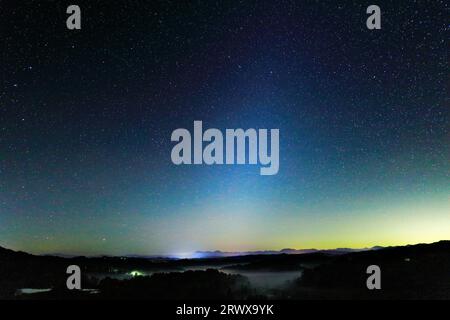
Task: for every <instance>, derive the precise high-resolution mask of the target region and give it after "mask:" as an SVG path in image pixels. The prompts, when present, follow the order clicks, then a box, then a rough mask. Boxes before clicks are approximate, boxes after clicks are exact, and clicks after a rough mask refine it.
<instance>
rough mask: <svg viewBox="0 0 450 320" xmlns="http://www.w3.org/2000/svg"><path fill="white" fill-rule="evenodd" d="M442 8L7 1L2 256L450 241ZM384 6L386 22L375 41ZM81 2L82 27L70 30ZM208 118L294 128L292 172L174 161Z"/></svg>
mask: <svg viewBox="0 0 450 320" xmlns="http://www.w3.org/2000/svg"><path fill="white" fill-rule="evenodd" d="M23 2H25V1H23ZM372 2H373V3H372ZM444 2H445V1H439V0H437V1H389V2H386V1H378V0H377V1H375V2H374V1H364V0H362V1H339V2H338V1H300V0H297V1H257V2H254V1H193V2H190V3H183V2H182V1H145V2H144V1H120V2H119V1H89V2H87V1H78V0H76V1H70V2H69V1H57V2H56V1H26V3H22V1H20V3H19V1H1V2H0V12H1V19H0V36H1V43H0V57H1V60H0V108H1V109H0V246H4V247H9V248H12V249H16V250H23V251H28V252H33V253H70V254H86V255H91V254H175V253H187V252H192V251H195V250H216V249H219V250H227V251H238V250H259V249H282V248H285V247H294V248H311V247H315V248H332V247H365V246H373V245H401V244H407V243H418V242H432V241H437V240H441V239H448V238H449V235H450V203H449V198H448V195H449V183H448V182H449V158H450V144H449V135H448V129H449V92H448V89H449V78H448V74H449V62H448V61H449V60H448V53H449V46H448V39H449V27H448V23H449V19H448V18H449V6H448V4H444ZM374 3H375V4H378V5H379V6H380V7H381V11H382V29H381V30H375V31H370V30H368V29H367V28H366V18H367V16H368V15H367V14H366V8H367V6H369V5H371V4H374ZM70 4H78V5H80V7H81V10H82V29H81V30H79V31H69V30H67V29H66V18H67V16H68V15H67V14H66V12H65V11H66V8H67V6H68V5H70ZM194 120H202V121H203V126H204V128H219V129H221V130H225V128H244V129H247V128H268V129H271V128H279V129H280V171H279V173H278V174H277V175H274V176H260V175H259V166H254V165H253V166H252V165H239V166H237V165H236V166H226V165H223V166H218V165H215V166H206V165H203V166H193V165H192V166H187V165H184V166H175V165H174V164H172V162H171V160H170V152H171V149H172V147H173V145H174V143H173V142H171V141H170V135H171V132H172V131H173V130H175V129H177V128H187V129H189V130H191V131H192V130H193V121H194Z"/></svg>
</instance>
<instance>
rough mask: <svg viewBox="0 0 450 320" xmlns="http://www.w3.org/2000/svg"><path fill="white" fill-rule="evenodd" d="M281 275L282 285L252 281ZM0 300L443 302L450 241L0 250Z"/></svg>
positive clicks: (448, 286)
mask: <svg viewBox="0 0 450 320" xmlns="http://www.w3.org/2000/svg"><path fill="white" fill-rule="evenodd" d="M69 265H78V266H80V268H81V271H82V281H81V282H82V288H83V289H84V290H82V291H78V290H72V291H69V290H67V289H66V280H67V277H68V276H69V275H68V274H66V268H67V267H68V266H69ZM369 265H378V266H379V267H380V268H381V290H368V289H367V287H366V280H367V278H368V276H369V275H368V274H367V273H366V269H367V267H368V266H369ZM286 274H288V275H291V278H290V280H289V281H287V280H283V281H284V282H282V284H276V285H273V284H271V285H264V284H261V283H260V282H255V281H254V280H253V279H261V278H262V279H264V281H265V280H267V283H272V282H271V280H273V279H276V278H277V277H280V276H285V275H286ZM292 275H294V276H292ZM282 279H285V278H282ZM258 281H259V280H258ZM264 281H263V283H264ZM36 289H40V290H36ZM43 289H45V290H43ZM0 299H450V241H440V242H436V243H433V244H418V245H411V246H404V247H390V248H382V249H377V250H367V251H360V252H350V253H347V252H345V253H340V254H334V253H330V252H312V253H304V254H270V255H245V256H236V257H214V258H205V259H168V258H151V259H144V258H125V257H97V258H86V257H75V258H63V257H55V256H35V255H31V254H27V253H23V252H15V251H12V250H8V249H4V248H1V247H0Z"/></svg>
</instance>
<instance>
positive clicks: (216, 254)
mask: <svg viewBox="0 0 450 320" xmlns="http://www.w3.org/2000/svg"><path fill="white" fill-rule="evenodd" d="M383 248H384V247H381V246H374V247H371V248H361V249H352V248H336V249H292V248H285V249H281V250H259V251H231V252H229V251H220V250H215V251H195V252H194V253H193V254H192V255H189V257H188V258H189V259H203V258H224V257H241V256H254V255H275V254H307V253H324V254H329V255H341V254H346V253H352V252H361V251H369V250H379V249H383ZM2 253H3V254H5V253H10V254H11V253H16V254H20V255H27V254H28V253H25V252H21V251H17V252H16V251H13V250H10V249H6V248H3V247H1V246H0V255H1V254H2ZM41 256H45V257H61V258H75V257H78V256H79V255H71V254H63V253H49V254H43V255H41ZM95 257H110V258H114V256H107V255H101V256H93V258H95ZM123 257H126V258H137V259H152V260H154V259H177V258H179V256H178V255H138V254H130V255H125V256H123Z"/></svg>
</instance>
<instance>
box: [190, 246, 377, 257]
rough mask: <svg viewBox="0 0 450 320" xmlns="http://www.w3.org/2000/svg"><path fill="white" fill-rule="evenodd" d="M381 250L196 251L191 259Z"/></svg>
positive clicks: (337, 253) (375, 248)
mask: <svg viewBox="0 0 450 320" xmlns="http://www.w3.org/2000/svg"><path fill="white" fill-rule="evenodd" d="M379 249H383V247H380V246H374V247H371V248H362V249H351V248H336V249H325V250H320V249H291V248H286V249H282V250H262V251H236V252H224V251H220V250H216V251H196V252H195V253H194V255H193V258H222V257H237V256H248V255H270V254H305V253H316V252H320V253H325V254H331V255H340V254H346V253H351V252H360V251H368V250H379Z"/></svg>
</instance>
